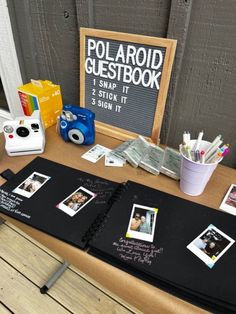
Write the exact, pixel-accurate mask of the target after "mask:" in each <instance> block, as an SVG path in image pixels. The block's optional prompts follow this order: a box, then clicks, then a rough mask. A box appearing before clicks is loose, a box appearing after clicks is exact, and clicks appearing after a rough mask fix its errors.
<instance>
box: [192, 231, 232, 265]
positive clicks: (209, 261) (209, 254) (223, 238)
mask: <svg viewBox="0 0 236 314" xmlns="http://www.w3.org/2000/svg"><path fill="white" fill-rule="evenodd" d="M234 242H235V241H234V240H233V239H232V238H230V237H229V236H228V235H227V234H225V233H224V232H222V231H221V230H219V229H218V228H216V227H215V226H214V225H209V226H208V227H207V228H206V229H205V230H204V231H203V232H202V233H201V234H200V235H199V236H197V237H196V238H195V239H194V240H193V241H192V242H191V243H190V244H189V245H188V246H187V249H189V250H190V251H191V252H193V254H195V255H196V256H197V257H198V258H200V259H201V260H202V261H203V262H204V263H205V264H206V265H207V266H208V267H209V268H212V267H213V266H214V265H215V263H216V262H217V261H218V260H219V259H220V258H221V257H222V256H223V255H224V254H225V252H226V251H227V250H228V249H229V248H230V247H231V245H233V244H234Z"/></svg>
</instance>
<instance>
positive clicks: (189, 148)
mask: <svg viewBox="0 0 236 314" xmlns="http://www.w3.org/2000/svg"><path fill="white" fill-rule="evenodd" d="M186 153H187V155H186V157H187V158H188V159H190V160H192V156H191V147H190V146H186Z"/></svg>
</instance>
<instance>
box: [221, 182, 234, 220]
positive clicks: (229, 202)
mask: <svg viewBox="0 0 236 314" xmlns="http://www.w3.org/2000/svg"><path fill="white" fill-rule="evenodd" d="M220 209H223V210H224V211H226V212H227V213H229V214H232V215H236V185H235V184H231V186H230V188H229V190H228V192H227V193H226V195H225V197H224V199H223V201H222V203H221V204H220Z"/></svg>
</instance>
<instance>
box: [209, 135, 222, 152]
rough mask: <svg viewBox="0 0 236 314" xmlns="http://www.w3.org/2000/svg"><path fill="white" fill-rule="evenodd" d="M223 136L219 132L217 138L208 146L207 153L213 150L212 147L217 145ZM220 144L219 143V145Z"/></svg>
mask: <svg viewBox="0 0 236 314" xmlns="http://www.w3.org/2000/svg"><path fill="white" fill-rule="evenodd" d="M221 137H222V135H221V134H219V135H218V136H217V137H216V138H215V139H214V141H213V142H212V143H211V144H210V145H209V147H208V148H207V150H206V152H205V153H206V155H207V154H208V152H209V151H210V150H211V148H212V147H214V146H215V144H216V143H217V142H218V141H220V140H221ZM218 146H219V145H218Z"/></svg>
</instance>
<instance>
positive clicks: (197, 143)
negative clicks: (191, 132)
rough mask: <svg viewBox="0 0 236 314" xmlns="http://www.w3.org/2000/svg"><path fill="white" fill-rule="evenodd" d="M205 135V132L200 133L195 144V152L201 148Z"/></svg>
mask: <svg viewBox="0 0 236 314" xmlns="http://www.w3.org/2000/svg"><path fill="white" fill-rule="evenodd" d="M203 134H204V132H203V131H201V132H199V134H198V138H197V140H196V142H195V145H194V147H193V151H196V150H199V147H200V144H201V140H202V137H203Z"/></svg>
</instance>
